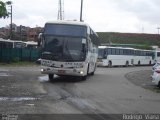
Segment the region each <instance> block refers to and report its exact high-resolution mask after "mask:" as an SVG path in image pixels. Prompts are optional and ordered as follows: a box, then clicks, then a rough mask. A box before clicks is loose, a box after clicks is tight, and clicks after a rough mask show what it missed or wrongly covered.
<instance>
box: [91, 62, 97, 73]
mask: <svg viewBox="0 0 160 120" xmlns="http://www.w3.org/2000/svg"><path fill="white" fill-rule="evenodd" d="M96 66H97V65H96V64H95V66H94V71H93V72H91V75H94V72H95V71H96Z"/></svg>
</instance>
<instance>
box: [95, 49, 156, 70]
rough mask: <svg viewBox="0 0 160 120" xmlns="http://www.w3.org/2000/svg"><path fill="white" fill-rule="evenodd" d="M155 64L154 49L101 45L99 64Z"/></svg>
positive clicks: (110, 65) (109, 65)
mask: <svg viewBox="0 0 160 120" xmlns="http://www.w3.org/2000/svg"><path fill="white" fill-rule="evenodd" d="M152 64H154V52H153V50H141V49H134V48H123V47H109V46H99V49H98V66H108V67H112V66H129V65H152Z"/></svg>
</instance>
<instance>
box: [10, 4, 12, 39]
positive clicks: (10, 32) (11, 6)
mask: <svg viewBox="0 0 160 120" xmlns="http://www.w3.org/2000/svg"><path fill="white" fill-rule="evenodd" d="M10 7H11V25H10V39H12V4H11V6H10Z"/></svg>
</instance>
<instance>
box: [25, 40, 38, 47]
mask: <svg viewBox="0 0 160 120" xmlns="http://www.w3.org/2000/svg"><path fill="white" fill-rule="evenodd" d="M24 43H25V44H26V46H25V47H26V48H31V49H33V48H37V46H38V44H37V42H34V41H27V42H24Z"/></svg>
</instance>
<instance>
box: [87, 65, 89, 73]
mask: <svg viewBox="0 0 160 120" xmlns="http://www.w3.org/2000/svg"><path fill="white" fill-rule="evenodd" d="M87 75H89V64H88V67H87Z"/></svg>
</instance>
